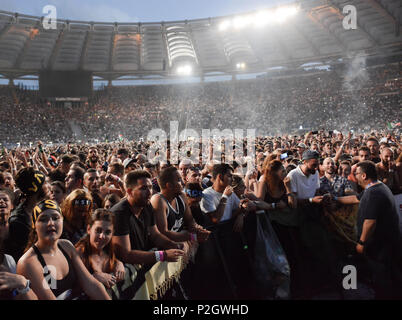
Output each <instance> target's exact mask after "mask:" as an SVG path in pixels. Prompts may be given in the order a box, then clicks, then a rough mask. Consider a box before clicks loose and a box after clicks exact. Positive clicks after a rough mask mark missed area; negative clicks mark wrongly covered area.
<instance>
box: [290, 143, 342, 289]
mask: <svg viewBox="0 0 402 320" xmlns="http://www.w3.org/2000/svg"><path fill="white" fill-rule="evenodd" d="M319 156H320V155H319V153H318V152H316V151H312V150H307V151H305V152H304V153H303V157H302V161H303V163H302V164H301V165H299V166H298V167H297V168H296V169H294V170H292V171H290V172H289V173H288V176H287V177H288V178H289V179H285V184H287V185H288V186H289V187H290V190H291V192H292V193H294V194H295V196H296V199H297V207H298V215H299V230H300V236H301V239H302V244H303V245H304V246H305V248H306V249H307V250H304V251H303V254H304V255H305V256H304V259H303V260H304V263H303V268H304V271H303V273H304V274H305V275H306V277H305V278H303V281H305V283H304V284H303V285H302V287H304V288H305V289H306V290H307V291H306V292H305V294H306V295H307V296H310V295H313V296H314V294H315V293H317V290H318V291H320V290H326V289H328V287H329V288H330V290H334V289H335V290H341V288H340V286H341V284H342V281H341V280H342V279H341V276H342V272H341V271H342V270H341V269H340V264H339V263H338V262H339V261H338V257H337V256H336V255H335V254H334V248H333V243H332V241H331V239H330V237H329V234H328V231H327V230H326V228H325V226H324V225H323V224H322V222H321V220H322V215H323V210H322V207H321V203H322V201H323V200H324V197H323V196H319V193H320V192H319V189H320V179H319V175H318V166H319V160H318V159H319ZM287 180H288V181H287Z"/></svg>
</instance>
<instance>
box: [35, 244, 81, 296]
mask: <svg viewBox="0 0 402 320" xmlns="http://www.w3.org/2000/svg"><path fill="white" fill-rule="evenodd" d="M57 247H58V248H59V249H60V251H61V252H62V253H63V254H64V256H65V257H66V259H67V263H68V273H67V275H66V276H65V277H64V278H63V279H61V280H55V279H54V278H53V276H52V275H51V274H50V271H49V269H48V268H47V265H46V262H45V259H44V258H43V256H42V254H41V253H40V251H39V249H38V248H37V247H36V246H35V245H33V246H32V248H33V249H34V251H35V253H36V255H37V257H38V260H39V262H40V264H41V265H42V267H43V276H44V277H45V279H46V280H47V282H48V284H49V287H50V290H52V292H53V294H54V295H55V297H56V298H57V300H69V299H71V298H72V291H73V289H74V287H75V284H76V281H77V276H76V274H75V271H74V267H73V264H72V261H71V258H70V257H69V255H68V254H67V253H66V252H65V251H64V250H63V248H62V247H61V245H60V244H57ZM54 284H56V285H54Z"/></svg>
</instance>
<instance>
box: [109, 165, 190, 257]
mask: <svg viewBox="0 0 402 320" xmlns="http://www.w3.org/2000/svg"><path fill="white" fill-rule="evenodd" d="M150 178H151V176H150V175H149V173H148V172H146V171H144V170H134V171H131V172H129V173H128V174H127V175H126V176H125V179H124V185H125V189H126V192H127V193H126V195H127V196H126V198H124V199H123V200H121V201H120V202H119V203H117V204H116V205H114V206H113V208H112V209H111V211H112V212H113V213H114V214H115V230H114V235H113V240H112V241H113V245H114V246H115V248H116V253H117V257H118V259H120V260H121V261H123V262H124V263H129V264H152V263H155V262H157V261H169V262H174V261H177V259H178V258H179V256H182V255H183V254H184V252H183V251H182V250H181V248H183V243H177V242H174V241H172V240H170V239H169V238H168V237H166V236H165V235H163V234H161V233H160V232H159V230H158V228H157V227H156V225H155V220H154V212H153V208H152V206H151V204H150V203H149V200H150V197H151V188H152V183H151V179H150ZM154 247H157V248H159V249H168V250H164V251H159V250H158V251H155V252H154V251H149V250H151V248H154Z"/></svg>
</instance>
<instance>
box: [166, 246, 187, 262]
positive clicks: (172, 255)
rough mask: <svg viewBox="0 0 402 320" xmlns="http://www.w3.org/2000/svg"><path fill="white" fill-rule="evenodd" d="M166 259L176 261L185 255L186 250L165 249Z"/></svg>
mask: <svg viewBox="0 0 402 320" xmlns="http://www.w3.org/2000/svg"><path fill="white" fill-rule="evenodd" d="M165 254H166V256H165V259H166V261H168V262H176V261H177V260H178V259H179V257H181V256H183V255H184V251H183V250H179V249H169V250H166V251H165Z"/></svg>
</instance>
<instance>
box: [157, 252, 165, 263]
mask: <svg viewBox="0 0 402 320" xmlns="http://www.w3.org/2000/svg"><path fill="white" fill-rule="evenodd" d="M164 258H165V257H164V252H163V251H155V259H156V262H159V261H160V262H162V261H163V260H165V259H164Z"/></svg>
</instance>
